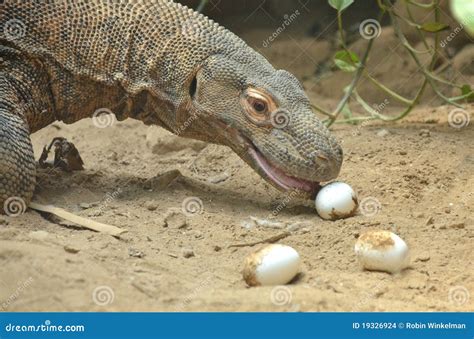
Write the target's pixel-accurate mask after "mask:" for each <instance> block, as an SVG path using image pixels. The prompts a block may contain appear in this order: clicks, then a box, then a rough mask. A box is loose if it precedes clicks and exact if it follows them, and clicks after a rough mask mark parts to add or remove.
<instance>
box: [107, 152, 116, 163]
mask: <svg viewBox="0 0 474 339" xmlns="http://www.w3.org/2000/svg"><path fill="white" fill-rule="evenodd" d="M107 159H109V160H112V161H117V160H118V154H117V152H112V153H110V154H108V155H107Z"/></svg>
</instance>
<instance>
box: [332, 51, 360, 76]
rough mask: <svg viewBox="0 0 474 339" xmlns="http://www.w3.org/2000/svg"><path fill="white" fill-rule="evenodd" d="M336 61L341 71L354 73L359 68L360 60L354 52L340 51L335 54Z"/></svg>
mask: <svg viewBox="0 0 474 339" xmlns="http://www.w3.org/2000/svg"><path fill="white" fill-rule="evenodd" d="M334 63H335V64H336V66H337V67H338V68H339V69H340V70H341V71H343V72H348V73H352V72H355V71H356V70H357V67H358V65H359V63H360V60H359V57H358V56H357V54H355V53H353V52H350V51H339V52H337V53H336V55H335V56H334Z"/></svg>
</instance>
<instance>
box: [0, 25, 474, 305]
mask: <svg viewBox="0 0 474 339" xmlns="http://www.w3.org/2000/svg"><path fill="white" fill-rule="evenodd" d="M271 33H272V31H271V30H264V29H255V30H249V31H245V32H242V33H241V32H239V34H240V35H242V36H243V38H244V39H245V40H246V41H248V42H249V43H250V44H251V45H252V46H254V47H255V48H257V49H258V50H260V51H261V52H262V53H264V54H265V55H266V56H267V57H268V58H269V59H270V61H271V62H273V63H274V64H275V65H277V66H278V67H281V68H286V69H288V70H290V71H292V72H294V73H295V74H296V75H297V76H298V77H299V78H300V79H302V81H303V83H304V86H305V88H306V90H307V92H308V94H309V95H310V98H311V100H313V101H314V102H318V103H319V104H320V105H322V106H326V107H328V108H332V107H334V106H335V105H336V104H337V102H338V100H339V98H340V96H341V93H342V88H343V87H344V86H346V85H347V84H348V82H349V81H350V77H349V76H348V75H346V74H342V73H339V72H330V73H329V74H327V76H323V77H321V76H317V75H316V69H317V67H318V65H319V66H320V65H321V64H322V63H324V61H325V59H327V58H328V57H329V56H330V55H331V53H332V52H331V49H330V43H329V42H327V41H316V40H315V39H314V38H309V37H307V36H304V35H303V34H298V32H295V33H294V34H292V35H291V36H290V35H289V33H285V34H283V35H282V36H280V37H278V39H277V40H276V41H275V42H274V43H273V44H271V45H270V46H268V47H267V48H263V47H262V41H263V40H264V39H265V37H267V36H269V34H271ZM363 43H364V41H357V42H355V44H356V46H355V47H354V48H355V49H357V44H363ZM388 48H390V49H388ZM469 48H471V49H470V50H468V49H469ZM388 51H390V52H388ZM463 53H464V56H462V58H464V59H461V57H459V58H458V59H456V57H455V59H454V61H453V63H454V64H455V67H454V68H453V69H452V70H451V73H450V74H451V76H452V78H455V79H457V80H459V81H460V82H464V83H471V84H472V83H474V81H473V77H474V70H473V64H472V60H473V58H472V55H473V54H472V46H467V47H465V50H463ZM459 55H461V53H459ZM410 62H411V61H409V58H408V56H407V55H406V53H405V52H404V51H403V48H402V47H401V46H398V45H397V43H396V41H395V40H394V38H393V32H392V31H391V29H390V28H384V30H383V32H382V35H381V36H380V37H379V38H378V40H377V41H376V44H375V51H374V57H373V58H372V59H371V60H370V65H369V69H370V70H371V71H373V72H375V73H374V74H376V75H377V76H378V77H379V78H380V79H382V81H384V83H386V84H388V85H389V86H390V87H391V88H393V89H396V90H398V91H399V92H400V93H402V94H404V95H407V96H409V97H410V96H412V95H413V93H414V92H415V90H416V88H417V86H419V84H420V77H419V75H417V74H416V66H414V65H412V64H411V63H410ZM359 89H360V93H361V94H362V95H364V96H366V97H367V99H368V100H369V101H371V102H372V103H375V104H378V105H379V107H380V105H383V108H382V109H383V110H384V113H387V114H396V113H397V112H399V111H400V110H401V109H402V107H401V106H397V103H396V102H391V101H390V100H391V99H390V100H388V99H387V98H386V96H384V95H383V94H381V93H380V92H377V90H376V89H374V88H373V87H371V85H370V84H369V83H368V82H367V81H363V82H362V83H361V85H360V86H359ZM392 101H393V100H392ZM354 109H355V111H357V106H354ZM473 110H474V106H473V105H466V112H468V114H471V116H472V112H473ZM452 111H453V107H449V106H444V105H440V101H439V100H438V99H437V98H436V97H435V96H434V95H433V93H431V92H430V91H427V93H426V95H425V97H424V100H423V104H422V105H421V106H420V107H419V108H417V109H416V110H415V111H414V112H412V113H411V114H410V115H409V116H408V117H407V118H406V119H404V120H402V121H401V122H397V123H381V122H374V123H370V124H363V125H358V126H354V125H334V127H333V128H332V130H333V133H334V134H335V135H336V136H337V137H338V138H339V139H340V140H341V142H342V144H343V148H344V152H345V155H344V165H343V168H342V172H341V174H340V177H339V180H342V181H344V182H347V183H349V184H350V185H351V186H352V187H354V189H355V190H356V191H357V192H358V195H359V198H360V200H363V201H364V202H365V203H366V205H365V206H364V207H363V211H362V212H364V213H362V212H360V213H358V215H356V216H354V217H352V218H349V219H345V220H339V221H324V220H322V219H320V218H319V217H318V215H317V214H316V212H315V209H314V207H313V205H312V202H311V201H301V200H297V199H287V197H286V196H285V194H283V193H281V192H278V191H276V190H275V189H274V188H272V187H270V186H269V185H268V184H267V183H265V182H264V181H263V180H262V179H261V178H260V177H259V176H258V175H257V174H256V173H254V172H253V170H252V169H250V168H249V167H248V166H247V165H245V163H244V162H243V161H242V160H240V158H239V157H238V156H237V155H235V154H233V152H232V151H231V150H230V149H228V148H225V147H222V146H215V145H207V144H204V143H201V142H196V141H192V140H185V139H179V138H177V137H175V136H172V135H169V134H168V133H167V132H165V131H163V130H161V129H159V128H156V127H146V126H144V125H143V124H142V123H140V122H137V121H131V120H129V121H125V122H120V123H119V122H116V123H113V124H112V126H110V127H107V128H103V129H101V128H97V127H95V126H94V124H93V123H92V121H91V120H90V119H86V120H83V121H80V122H77V123H75V124H73V125H64V124H62V123H55V124H54V125H52V126H49V127H47V128H45V129H43V130H41V131H39V132H37V133H35V134H34V135H33V136H32V139H33V143H34V147H35V154H36V156H37V157H39V155H40V153H41V150H42V148H43V146H44V145H46V144H47V143H49V142H50V141H51V139H52V138H53V137H55V136H63V137H66V138H68V139H69V140H70V141H72V142H74V144H75V145H76V147H77V148H78V149H79V151H80V154H81V156H82V158H83V160H84V162H85V167H86V169H85V170H84V171H80V172H74V173H65V172H62V171H59V170H47V169H41V170H39V174H38V187H37V191H36V196H35V199H36V200H37V201H40V202H43V203H50V204H53V205H56V206H59V207H62V208H64V209H66V210H68V211H71V212H74V213H75V214H78V215H81V216H84V217H87V218H90V219H94V220H97V221H100V222H104V223H108V224H112V225H116V226H118V227H123V228H126V229H127V230H128V233H126V234H124V235H123V236H121V237H120V238H119V239H117V238H114V237H111V236H108V235H103V234H99V233H95V232H92V231H88V230H84V229H81V228H78V227H74V226H71V225H68V224H67V223H64V222H59V221H57V220H50V219H46V218H45V217H43V216H41V215H40V214H38V213H36V212H33V211H31V210H30V211H29V212H28V213H26V214H25V215H22V216H19V217H0V310H4V311H473V310H474V303H473V298H472V295H473V294H474V278H473V270H472V262H474V254H473V253H474V251H473V250H472V249H473V245H472V244H473V238H474V232H473V231H474V227H473V226H474V222H473V221H474V220H473V210H474V208H473V206H474V193H473V188H474V176H473V173H474V153H473V140H474V127H473V123H472V122H471V123H470V124H468V125H467V126H464V127H462V128H454V127H452V126H451V125H452V124H451V125H450V124H449V122H448V116H449V113H450V112H452ZM177 171H179V173H178V172H177ZM191 197H197V198H199V199H200V200H201V201H202V209H201V212H200V213H197V214H195V215H187V216H185V217H184V214H182V204H183V201H188V200H186V199H189V198H191ZM282 206H284V208H283V209H282V210H281V211H280V212H279V213H278V214H277V215H273V214H272V212H273V211H275V210H276V209H281V207H282ZM167 216H168V218H166V217H167ZM251 217H256V218H259V219H271V220H274V221H279V222H281V223H282V224H283V225H284V227H283V228H281V229H277V228H270V227H265V226H258V225H255V224H252V222H251ZM165 219H166V220H165ZM183 219H185V220H183ZM288 228H289V229H291V231H290V235H289V236H287V237H286V238H284V239H282V240H280V241H279V243H282V244H287V245H290V246H292V247H294V248H295V249H296V250H297V251H298V252H299V253H300V255H301V257H302V262H303V265H302V270H301V274H300V275H299V276H298V277H297V279H295V280H294V281H293V282H292V283H291V284H290V285H287V287H288V288H287V289H282V288H280V289H278V288H277V289H275V288H273V287H253V288H248V287H246V285H245V283H244V281H243V279H242V275H241V270H242V265H243V261H244V258H245V257H246V256H247V254H249V253H250V252H252V251H254V250H255V249H257V248H259V246H261V245H254V246H243V247H232V245H235V244H243V243H248V244H251V243H253V242H257V241H261V240H264V239H268V238H271V237H273V236H275V235H279V234H281V233H283V232H286V231H287V229H288ZM370 229H385V230H391V231H393V232H395V233H397V234H398V235H400V236H401V237H402V238H403V239H405V240H406V242H407V243H408V245H409V247H410V249H411V265H410V267H409V268H408V269H406V270H404V271H403V272H401V273H399V274H394V275H391V274H387V273H382V272H368V271H363V270H362V269H361V268H360V266H359V265H358V263H357V261H356V258H355V255H354V251H353V247H354V243H355V241H356V238H357V237H358V235H359V234H361V232H364V231H366V230H370ZM279 294H281V295H279ZM281 300H282V301H281Z"/></svg>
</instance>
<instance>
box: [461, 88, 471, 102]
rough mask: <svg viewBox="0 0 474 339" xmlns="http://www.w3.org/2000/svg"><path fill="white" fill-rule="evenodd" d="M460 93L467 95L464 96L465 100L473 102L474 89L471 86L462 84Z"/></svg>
mask: <svg viewBox="0 0 474 339" xmlns="http://www.w3.org/2000/svg"><path fill="white" fill-rule="evenodd" d="M461 94H462V95H467V97H466V100H467V102H474V91H473V90H472V88H471V86H469V85H463V86H462V87H461Z"/></svg>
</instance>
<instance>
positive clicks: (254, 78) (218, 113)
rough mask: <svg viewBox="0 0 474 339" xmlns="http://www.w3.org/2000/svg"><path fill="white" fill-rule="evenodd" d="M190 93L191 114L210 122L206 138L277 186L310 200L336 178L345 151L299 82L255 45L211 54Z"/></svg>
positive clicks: (192, 84)
mask: <svg viewBox="0 0 474 339" xmlns="http://www.w3.org/2000/svg"><path fill="white" fill-rule="evenodd" d="M190 92H191V99H190V100H191V103H190V104H189V105H186V106H187V107H188V110H189V111H191V112H188V114H189V113H192V114H196V116H198V117H201V118H202V119H200V120H201V121H205V122H206V123H207V125H209V126H208V128H204V129H205V130H207V132H206V134H207V136H206V137H205V138H202V139H205V140H206V141H214V142H215V143H218V144H223V145H226V146H229V147H231V148H232V149H233V150H234V151H235V152H236V153H237V154H238V155H239V156H240V157H241V158H242V159H243V160H244V161H245V162H247V163H248V164H249V165H250V166H251V167H252V168H253V169H254V170H255V171H257V172H258V173H259V174H260V175H261V176H262V177H263V178H264V179H266V180H267V181H268V182H269V183H271V184H272V185H273V186H275V187H276V188H278V189H279V190H282V191H290V190H291V191H294V190H296V191H297V193H299V194H298V195H300V196H305V197H307V198H310V197H314V195H315V193H316V192H317V190H318V189H319V187H320V186H319V182H321V181H328V180H331V179H334V178H336V177H337V176H338V174H339V171H340V168H341V164H342V149H341V147H340V145H339V144H338V142H337V140H336V138H335V137H334V136H332V135H331V134H330V133H329V131H328V129H327V128H326V126H325V125H324V124H323V123H322V122H321V121H320V120H319V119H318V118H317V117H316V115H315V113H314V112H313V110H312V108H311V105H310V102H309V99H308V97H307V96H306V94H305V92H304V90H303V87H302V86H301V84H300V82H299V81H298V80H297V79H296V77H295V76H293V75H292V74H291V73H289V72H287V71H284V70H276V69H274V68H273V67H272V66H271V65H270V64H269V63H268V62H267V60H266V59H265V58H264V57H262V56H261V55H260V54H258V53H256V52H255V51H253V50H251V49H250V48H248V47H247V48H246V49H245V50H243V51H239V52H237V53H235V54H231V56H229V54H225V55H222V54H217V55H212V56H210V57H209V58H207V59H206V60H205V61H204V62H203V63H202V65H201V66H200V67H199V69H198V70H197V73H196V75H195V77H194V78H193V79H192V80H191V83H190ZM202 133H203V131H202V130H201V131H200V134H202Z"/></svg>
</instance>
